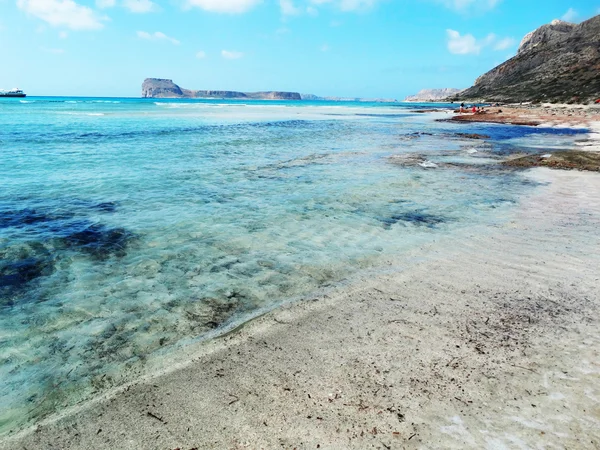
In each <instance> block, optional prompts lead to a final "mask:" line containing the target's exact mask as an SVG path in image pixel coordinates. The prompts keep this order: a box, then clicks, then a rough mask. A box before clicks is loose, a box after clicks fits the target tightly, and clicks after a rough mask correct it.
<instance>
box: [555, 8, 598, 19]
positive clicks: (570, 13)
mask: <svg viewBox="0 0 600 450" xmlns="http://www.w3.org/2000/svg"><path fill="white" fill-rule="evenodd" d="M599 11H600V10H599ZM578 16H579V14H578V13H577V11H575V10H574V9H573V8H569V9H568V10H567V12H566V13H564V14H563V15H562V17H561V19H562V20H564V21H565V22H573V21H574V20H575V19H577V17H578Z"/></svg>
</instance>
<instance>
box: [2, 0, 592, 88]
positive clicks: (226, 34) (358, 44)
mask: <svg viewBox="0 0 600 450" xmlns="http://www.w3.org/2000/svg"><path fill="white" fill-rule="evenodd" d="M598 13H600V0H544V1H538V0H0V52H1V53H2V69H1V70H0V88H12V87H15V86H19V87H21V88H23V89H24V90H25V91H26V92H27V93H28V94H30V95H81V96H85V95H89V96H132V97H134V96H139V95H140V86H141V83H142V81H143V79H144V78H146V77H162V78H171V79H173V80H174V81H175V82H176V83H177V84H179V85H180V86H183V87H187V88H193V89H225V90H241V91H257V90H288V91H298V92H302V93H314V94H317V95H335V96H353V97H354V96H357V97H386V98H403V97H404V96H406V95H409V94H412V93H415V92H416V91H418V90H420V89H422V88H438V87H459V88H462V87H468V86H470V85H471V84H472V83H473V81H474V80H475V78H476V77H477V76H479V75H481V74H482V73H484V72H485V71H487V70H489V69H491V68H492V67H494V66H495V65H497V64H499V63H501V62H503V61H505V60H506V59H508V58H509V57H511V56H512V55H514V54H515V52H516V49H517V47H518V43H519V41H520V40H521V38H522V37H523V36H524V35H525V34H526V33H528V32H529V31H532V30H533V29H535V28H537V27H538V26H540V25H542V24H544V23H548V22H550V21H551V20H553V19H556V18H564V19H567V20H570V21H574V22H579V21H582V20H585V19H587V18H589V17H592V16H593V15H595V14H598Z"/></svg>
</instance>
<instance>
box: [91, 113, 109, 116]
mask: <svg viewBox="0 0 600 450" xmlns="http://www.w3.org/2000/svg"><path fill="white" fill-rule="evenodd" d="M104 115H105V114H104V113H87V114H86V116H104Z"/></svg>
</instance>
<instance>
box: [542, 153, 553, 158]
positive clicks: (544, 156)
mask: <svg viewBox="0 0 600 450" xmlns="http://www.w3.org/2000/svg"><path fill="white" fill-rule="evenodd" d="M540 158H544V159H548V158H552V154H551V153H546V154H545V155H542V156H540Z"/></svg>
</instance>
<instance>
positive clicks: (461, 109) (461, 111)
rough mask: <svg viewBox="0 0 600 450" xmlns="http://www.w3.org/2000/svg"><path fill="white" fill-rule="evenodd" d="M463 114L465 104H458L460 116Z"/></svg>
mask: <svg viewBox="0 0 600 450" xmlns="http://www.w3.org/2000/svg"><path fill="white" fill-rule="evenodd" d="M464 112H465V104H464V103H461V104H460V113H461V114H462V113H464Z"/></svg>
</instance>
